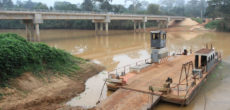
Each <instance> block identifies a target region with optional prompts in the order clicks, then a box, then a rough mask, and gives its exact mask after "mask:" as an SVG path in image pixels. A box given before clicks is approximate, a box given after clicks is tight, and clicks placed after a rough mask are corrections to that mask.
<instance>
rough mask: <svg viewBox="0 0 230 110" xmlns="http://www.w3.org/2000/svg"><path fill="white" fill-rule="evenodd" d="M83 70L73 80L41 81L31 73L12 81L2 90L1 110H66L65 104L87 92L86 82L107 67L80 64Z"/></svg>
mask: <svg viewBox="0 0 230 110" xmlns="http://www.w3.org/2000/svg"><path fill="white" fill-rule="evenodd" d="M80 67H81V68H82V69H81V70H79V71H78V72H77V75H74V76H71V77H69V76H49V77H46V78H38V77H36V76H34V75H32V74H31V73H25V74H23V75H22V76H21V77H19V78H16V79H14V80H12V81H11V82H12V83H11V86H10V87H8V88H1V89H0V93H2V94H4V96H3V97H2V99H1V100H0V110H56V109H59V108H63V107H64V105H65V104H64V103H63V102H65V101H67V100H69V99H70V98H72V97H74V96H76V95H78V94H80V93H81V92H83V91H84V90H85V82H86V81H87V79H88V78H90V77H91V76H94V75H96V74H98V73H99V72H101V71H102V70H103V69H104V67H102V66H100V65H97V64H94V63H91V62H89V63H85V64H80Z"/></svg>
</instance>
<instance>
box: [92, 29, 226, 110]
mask: <svg viewBox="0 0 230 110" xmlns="http://www.w3.org/2000/svg"><path fill="white" fill-rule="evenodd" d="M150 35H151V58H150V59H147V60H144V63H141V64H138V63H136V65H134V66H132V65H130V66H126V67H125V68H123V69H120V70H121V72H120V74H119V73H118V72H119V70H118V69H117V70H115V71H113V72H111V73H110V74H109V77H108V79H107V82H106V83H107V86H108V88H109V89H111V90H116V91H115V93H113V94H112V95H111V96H109V97H108V98H107V99H105V100H103V101H102V102H101V103H100V104H99V105H97V107H96V109H100V110H108V109H110V110H117V109H119V110H126V109H136V110H139V109H149V108H151V107H153V106H154V104H156V103H157V102H158V101H159V100H163V101H166V102H171V103H175V104H181V105H187V104H189V103H190V102H191V101H192V99H193V98H194V96H195V95H196V94H197V93H198V91H199V90H200V88H201V87H202V85H203V84H204V82H205V81H206V80H207V78H208V76H209V75H210V74H211V73H212V71H213V70H214V69H215V67H216V66H217V65H218V64H219V63H220V62H221V60H222V59H221V53H220V52H217V51H215V49H214V48H213V47H212V46H211V47H210V48H208V46H206V48H202V49H200V50H198V51H196V52H194V53H191V52H190V53H189V52H188V50H184V52H183V53H180V54H174V55H172V56H169V52H168V50H167V49H166V48H165V47H166V32H163V31H152V32H151V34H150ZM127 68H128V70H127Z"/></svg>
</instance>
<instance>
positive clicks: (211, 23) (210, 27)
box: [205, 20, 221, 29]
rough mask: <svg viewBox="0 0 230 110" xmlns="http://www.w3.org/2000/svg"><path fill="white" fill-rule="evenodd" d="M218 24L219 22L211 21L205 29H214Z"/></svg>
mask: <svg viewBox="0 0 230 110" xmlns="http://www.w3.org/2000/svg"><path fill="white" fill-rule="evenodd" d="M220 22H221V21H220V20H213V21H211V22H209V23H208V24H206V25H205V28H208V29H216V28H217V26H218V25H219V23H220Z"/></svg>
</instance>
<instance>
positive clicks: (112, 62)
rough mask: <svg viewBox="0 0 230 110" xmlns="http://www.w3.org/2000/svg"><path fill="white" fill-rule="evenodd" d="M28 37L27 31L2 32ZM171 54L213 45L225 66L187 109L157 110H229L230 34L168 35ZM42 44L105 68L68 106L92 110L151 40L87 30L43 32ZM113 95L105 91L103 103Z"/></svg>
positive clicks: (167, 107)
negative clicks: (114, 76)
mask: <svg viewBox="0 0 230 110" xmlns="http://www.w3.org/2000/svg"><path fill="white" fill-rule="evenodd" d="M2 32H14V33H18V34H20V35H23V36H24V35H25V31H24V30H0V33H2ZM167 35H168V37H167V48H168V50H169V51H170V52H176V51H178V50H183V49H192V50H193V51H195V50H198V49H200V48H202V47H205V44H206V43H209V44H210V43H212V44H213V46H214V48H215V49H216V50H218V51H220V52H222V54H223V58H224V59H223V62H222V63H221V64H220V65H219V66H218V67H217V68H216V69H215V71H213V74H212V75H211V77H209V78H208V81H207V82H206V83H205V84H204V86H203V88H202V89H201V91H200V92H199V94H198V95H197V96H196V97H195V98H194V99H193V101H192V102H191V104H189V105H188V106H186V107H181V106H179V105H174V104H170V103H165V102H160V103H159V104H157V106H156V107H155V108H154V110H178V109H179V110H180V109H181V110H217V109H220V110H230V87H229V84H230V33H221V32H168V34H167ZM41 40H42V42H45V43H47V44H48V45H50V46H54V47H56V48H60V49H64V50H66V51H68V52H70V53H72V54H73V55H75V56H79V57H83V58H86V59H91V60H92V61H93V62H95V63H98V64H102V65H104V66H105V67H106V70H105V71H104V72H101V73H100V74H98V75H96V76H93V77H91V78H90V79H88V81H87V82H86V84H85V85H86V90H85V91H84V92H83V93H81V94H80V95H79V96H76V97H73V98H72V99H71V100H69V101H68V102H66V104H67V105H70V106H82V107H84V108H91V107H93V106H95V105H96V102H97V101H98V98H99V95H100V92H101V90H102V86H103V84H104V80H105V78H106V77H107V72H108V71H111V70H113V69H115V68H119V67H123V66H125V65H128V64H133V63H135V62H137V61H140V60H143V59H146V58H149V57H150V36H149V32H146V33H133V32H132V31H124V30H123V31H118V30H117V31H111V30H110V32H109V35H96V34H95V32H94V31H87V30H41ZM111 94H112V93H111V92H108V91H107V88H106V87H105V88H104V90H103V92H102V97H101V100H103V99H105V98H106V97H108V96H109V95H111Z"/></svg>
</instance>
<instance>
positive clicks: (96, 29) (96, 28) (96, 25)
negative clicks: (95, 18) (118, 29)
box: [95, 22, 98, 32]
mask: <svg viewBox="0 0 230 110" xmlns="http://www.w3.org/2000/svg"><path fill="white" fill-rule="evenodd" d="M97 31H98V22H95V32H97Z"/></svg>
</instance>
